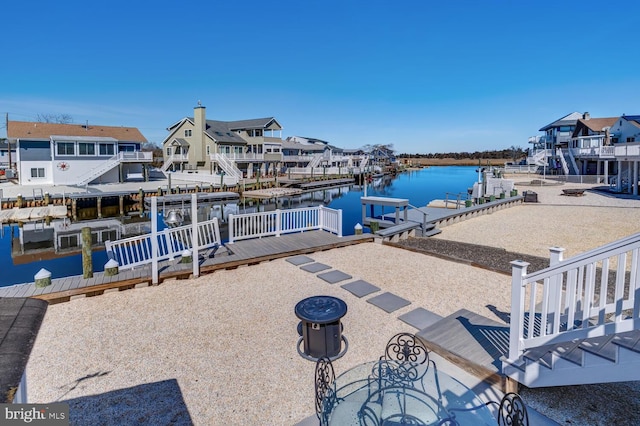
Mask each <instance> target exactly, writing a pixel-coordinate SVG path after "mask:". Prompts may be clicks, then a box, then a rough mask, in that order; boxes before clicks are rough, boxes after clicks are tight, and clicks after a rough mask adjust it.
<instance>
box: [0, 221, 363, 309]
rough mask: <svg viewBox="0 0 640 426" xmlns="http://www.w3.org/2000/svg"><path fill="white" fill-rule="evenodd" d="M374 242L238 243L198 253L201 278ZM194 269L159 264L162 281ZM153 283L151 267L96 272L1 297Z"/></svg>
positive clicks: (313, 237) (294, 239) (283, 239)
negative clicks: (88, 276) (227, 270)
mask: <svg viewBox="0 0 640 426" xmlns="http://www.w3.org/2000/svg"><path fill="white" fill-rule="evenodd" d="M370 241H373V235H371V234H362V235H350V236H343V237H338V236H337V235H335V234H332V233H330V232H326V231H320V230H318V231H307V232H301V233H295V234H286V235H282V236H280V237H263V238H258V239H250V240H244V241H237V242H235V243H233V244H226V245H225V246H223V247H220V248H218V249H217V250H215V249H210V250H205V251H202V252H200V253H199V262H200V274H201V275H203V274H206V273H209V272H213V271H216V270H219V269H234V268H237V267H238V266H242V265H253V264H257V263H260V262H264V261H269V260H273V259H278V258H281V257H288V256H293V255H299V254H308V253H313V252H317V251H323V250H329V249H333V248H337V247H344V246H348V245H352V244H359V243H363V242H370ZM192 272H193V265H192V264H191V263H180V259H179V258H177V259H175V260H173V261H163V262H159V281H160V283H162V281H164V280H166V279H170V278H177V279H187V278H189V277H191V276H192ZM151 283H152V272H151V266H150V265H145V266H141V267H139V268H135V269H132V270H123V271H121V272H120V273H119V274H118V275H114V276H108V275H105V274H104V272H94V274H93V278H83V277H82V276H81V275H79V276H71V277H65V278H55V279H52V280H51V285H49V286H47V287H43V288H40V287H36V286H35V284H34V283H26V284H18V285H13V286H10V287H0V298H1V297H35V298H38V299H45V300H47V301H49V303H60V302H66V301H69V300H70V299H71V298H77V297H87V296H96V295H100V294H103V293H105V292H111V291H121V290H126V289H130V288H135V287H147V286H149V285H151Z"/></svg>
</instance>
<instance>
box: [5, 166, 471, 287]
mask: <svg viewBox="0 0 640 426" xmlns="http://www.w3.org/2000/svg"><path fill="white" fill-rule="evenodd" d="M476 170H477V168H476V167H473V166H448V167H429V168H425V169H420V170H414V171H407V172H404V173H400V174H399V175H397V176H396V177H388V176H387V177H384V178H380V179H374V181H373V182H371V184H369V185H367V195H368V196H378V197H394V198H406V199H408V200H409V203H410V204H412V205H413V206H416V207H423V206H426V205H427V204H428V203H429V202H430V201H431V200H434V199H444V198H445V197H446V194H447V193H449V198H455V197H456V195H457V194H461V197H462V199H466V194H467V190H468V188H470V187H471V186H473V183H474V182H476V181H477V179H478V175H477V171H476ZM327 192H328V190H325V191H317V193H315V194H313V200H317V202H314V203H313V204H314V205H318V204H324V205H326V206H327V207H330V208H333V209H342V230H343V231H342V232H343V234H344V235H352V234H353V233H354V227H355V225H356V224H358V223H361V221H362V207H361V204H360V197H362V196H363V195H364V187H362V186H357V185H353V186H350V187H345V188H341V189H339V190H332V191H331V194H332V195H331V197H327V196H326V195H327ZM336 192H337V193H336ZM329 198H330V201H329ZM326 201H329V202H328V203H327V202H326ZM292 207H294V208H295V207H298V206H297V205H295V203H294V205H293V206H292ZM12 227H13V232H12V229H11V228H12ZM158 228H159V230H162V229H163V228H164V224H163V223H162V221H159V224H158ZM365 232H366V228H365ZM12 235H13V238H14V239H17V238H18V236H19V230H18V229H17V225H11V226H9V225H4V228H3V232H2V234H1V235H0V287H2V286H8V285H13V284H21V283H26V282H33V277H34V275H35V274H36V273H38V271H39V270H40V269H41V268H45V269H47V270H48V271H50V272H51V276H52V278H61V277H65V276H71V275H82V254H80V253H78V254H72V255H68V256H65V257H56V258H53V259H51V257H52V255H51V253H46V252H43V253H40V254H38V253H37V252H35V253H32V254H31V258H32V259H33V261H32V262H30V263H24V264H18V263H19V262H16V261H15V260H14V257H13V256H12V254H11V244H12V241H11V240H12ZM14 244H15V245H16V247H17V248H16V250H17V251H18V252H19V251H20V248H19V246H20V244H19V241H15V242H14ZM17 257H18V258H20V256H17ZM92 259H93V267H94V270H95V271H102V270H103V267H104V264H105V263H106V262H107V255H106V252H105V251H104V249H102V250H97V249H94V251H93V253H92Z"/></svg>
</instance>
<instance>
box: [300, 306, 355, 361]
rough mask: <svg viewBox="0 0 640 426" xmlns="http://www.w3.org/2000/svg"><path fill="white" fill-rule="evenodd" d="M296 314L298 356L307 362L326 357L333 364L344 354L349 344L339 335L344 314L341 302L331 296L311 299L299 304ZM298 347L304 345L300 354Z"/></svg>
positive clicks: (344, 308) (345, 307)
mask: <svg viewBox="0 0 640 426" xmlns="http://www.w3.org/2000/svg"><path fill="white" fill-rule="evenodd" d="M295 313H296V316H297V317H298V318H300V320H301V321H300V323H299V324H298V334H299V335H300V340H298V353H299V354H300V356H302V357H303V358H306V359H308V360H310V361H317V360H318V359H320V358H321V357H323V356H326V357H328V358H329V359H331V360H332V361H333V360H335V359H338V358H340V357H341V356H343V355H344V354H345V353H346V352H347V348H348V347H349V343H348V341H347V338H346V337H344V336H343V335H342V329H343V326H342V323H341V322H340V319H341V318H342V317H343V316H345V315H346V313H347V304H346V303H344V301H342V300H341V299H338V298H337V297H332V296H312V297H308V298H306V299H303V300H301V301H300V302H298V303H297V304H296V308H295ZM343 341H344V349H342V342H343ZM301 343H304V345H303V346H304V349H302V350H301V349H300V346H301ZM341 349H342V351H341Z"/></svg>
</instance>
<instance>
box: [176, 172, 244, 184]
mask: <svg viewBox="0 0 640 426" xmlns="http://www.w3.org/2000/svg"><path fill="white" fill-rule="evenodd" d="M167 173H170V174H171V177H172V178H173V179H177V180H182V181H187V182H194V183H200V184H208V185H214V186H217V187H220V183H221V182H222V184H223V185H226V186H234V185H237V184H238V182H240V179H238V178H237V177H235V176H230V175H223V176H222V178H221V177H220V175H212V174H209V173H208V172H206V171H205V172H202V173H198V172H196V173H188V172H186V171H185V172H167Z"/></svg>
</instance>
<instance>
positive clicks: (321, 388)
mask: <svg viewBox="0 0 640 426" xmlns="http://www.w3.org/2000/svg"><path fill="white" fill-rule="evenodd" d="M335 380H336V374H335V371H334V370H333V364H331V360H330V359H329V358H327V357H321V358H320V359H318V361H317V362H316V373H315V382H316V383H315V387H316V416H318V419H319V420H320V424H321V425H325V424H326V423H327V421H328V416H329V413H330V410H328V409H327V408H328V407H327V404H326V403H324V402H325V399H326V400H327V402H330V400H332V399H333V398H334V396H335V395H334V392H333V382H334V381H335Z"/></svg>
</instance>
